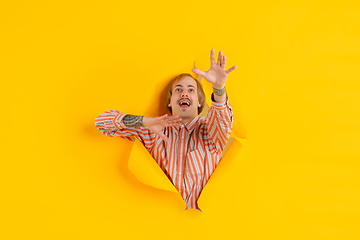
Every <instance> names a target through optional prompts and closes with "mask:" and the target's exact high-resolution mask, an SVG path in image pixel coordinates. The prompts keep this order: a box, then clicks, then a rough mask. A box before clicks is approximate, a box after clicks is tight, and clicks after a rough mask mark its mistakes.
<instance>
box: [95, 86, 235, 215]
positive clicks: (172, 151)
mask: <svg viewBox="0 0 360 240" xmlns="http://www.w3.org/2000/svg"><path fill="white" fill-rule="evenodd" d="M213 94H214V93H212V95H211V100H212V104H211V107H210V109H209V111H208V114H207V116H206V118H205V117H204V116H201V117H199V116H198V115H197V116H196V117H194V118H193V119H192V120H190V121H188V122H187V123H185V124H183V125H182V126H181V127H178V126H176V127H174V126H169V127H166V128H164V129H163V130H164V135H165V136H167V137H168V138H169V141H168V142H167V143H166V142H165V141H163V140H162V138H160V136H158V135H157V134H155V133H153V132H151V131H150V130H149V129H148V128H146V127H141V126H138V127H126V126H125V125H124V123H123V121H122V119H123V118H124V117H125V116H126V115H127V114H124V113H121V112H119V111H117V110H109V111H106V112H104V113H102V114H100V115H99V116H98V117H97V118H96V119H95V126H96V127H97V128H98V129H99V130H100V132H101V133H102V134H104V135H105V136H108V137H121V138H124V139H127V140H131V141H135V137H136V138H137V139H139V141H140V142H141V143H142V144H143V145H144V146H145V148H146V149H147V150H148V152H149V153H150V154H151V156H152V157H153V158H154V159H155V161H156V162H157V163H158V165H159V166H160V167H161V169H162V170H163V172H164V173H165V174H166V176H167V177H168V178H169V179H170V181H171V182H172V183H173V184H174V186H175V188H176V189H177V191H178V192H179V193H180V195H181V196H182V198H183V200H184V202H185V204H186V208H185V210H187V209H198V210H200V208H199V207H198V204H197V200H198V198H199V196H200V194H201V191H202V189H203V188H204V187H205V185H206V183H207V181H208V180H209V178H210V176H211V174H212V173H213V172H214V170H215V168H216V166H217V165H218V163H219V162H220V160H221V154H222V151H223V150H224V147H225V145H226V143H227V141H228V140H229V138H230V133H231V129H232V123H233V113H232V109H231V106H230V104H229V101H228V98H227V97H226V100H225V101H224V102H215V100H214V96H213ZM200 211H201V210H200Z"/></svg>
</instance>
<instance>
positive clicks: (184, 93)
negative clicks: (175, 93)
mask: <svg viewBox="0 0 360 240" xmlns="http://www.w3.org/2000/svg"><path fill="white" fill-rule="evenodd" d="M181 97H189V95H188V94H187V93H186V92H183V93H182V94H181Z"/></svg>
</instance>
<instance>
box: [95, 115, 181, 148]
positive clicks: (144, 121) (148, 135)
mask: <svg viewBox="0 0 360 240" xmlns="http://www.w3.org/2000/svg"><path fill="white" fill-rule="evenodd" d="M180 120H181V118H178V117H177V116H171V117H168V116H167V114H165V115H163V116H161V117H155V118H153V117H144V116H134V115H129V114H124V113H122V112H119V111H117V110H109V111H106V112H104V113H102V114H100V115H99V116H98V117H97V118H96V119H95V126H96V127H97V128H98V129H99V130H100V132H101V133H102V134H104V135H105V136H108V137H122V138H124V139H128V140H131V141H134V140H135V138H134V137H137V138H138V139H139V140H140V141H141V142H142V143H143V144H144V145H145V146H146V147H150V146H151V144H153V143H154V141H155V138H156V135H159V136H160V137H161V138H162V139H164V140H165V141H167V140H168V139H167V137H166V136H165V135H164V134H163V128H164V127H167V126H178V125H180V124H179V123H178V122H179V121H180Z"/></svg>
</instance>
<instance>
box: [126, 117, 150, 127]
mask: <svg viewBox="0 0 360 240" xmlns="http://www.w3.org/2000/svg"><path fill="white" fill-rule="evenodd" d="M148 120H149V118H148V117H144V116H134V115H130V114H127V115H126V116H125V117H124V118H123V123H124V125H125V126H126V127H139V126H140V127H146V123H147V121H148Z"/></svg>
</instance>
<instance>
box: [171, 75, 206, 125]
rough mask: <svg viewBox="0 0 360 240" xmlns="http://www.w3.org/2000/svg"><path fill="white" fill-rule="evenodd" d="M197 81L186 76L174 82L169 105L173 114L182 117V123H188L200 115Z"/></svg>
mask: <svg viewBox="0 0 360 240" xmlns="http://www.w3.org/2000/svg"><path fill="white" fill-rule="evenodd" d="M197 92H198V91H197V84H196V81H195V80H194V79H193V78H192V77H189V76H185V77H183V78H181V79H180V80H178V81H176V82H174V84H173V86H172V95H171V100H170V103H169V105H168V106H169V107H171V109H172V114H173V115H178V116H179V117H181V118H182V120H181V123H186V122H188V121H190V120H191V119H193V118H194V117H196V116H197V115H198V107H200V106H201V104H200V103H199V98H198V93H197Z"/></svg>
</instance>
